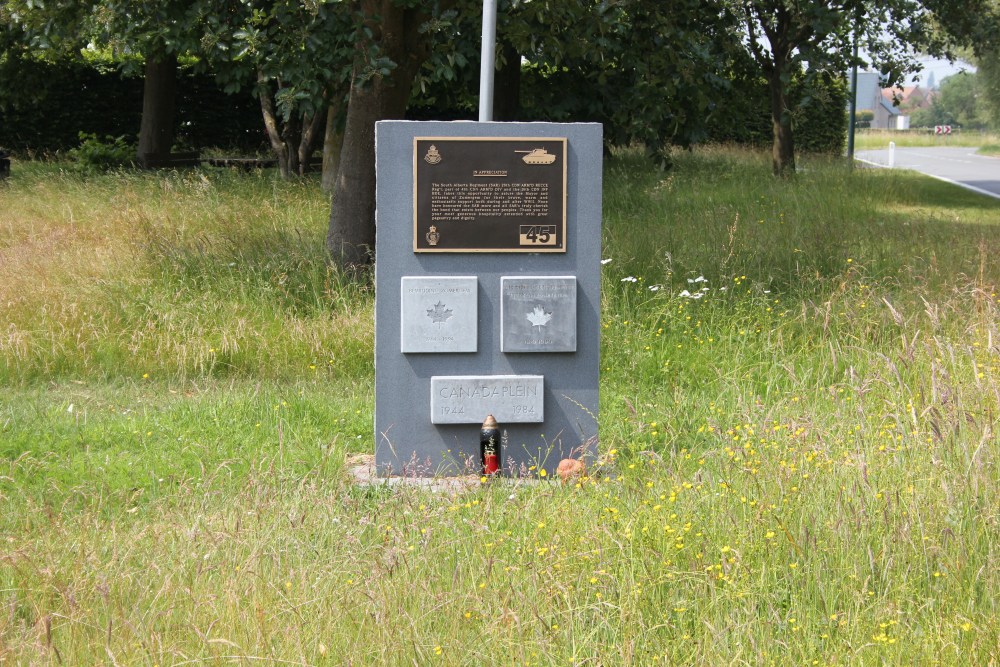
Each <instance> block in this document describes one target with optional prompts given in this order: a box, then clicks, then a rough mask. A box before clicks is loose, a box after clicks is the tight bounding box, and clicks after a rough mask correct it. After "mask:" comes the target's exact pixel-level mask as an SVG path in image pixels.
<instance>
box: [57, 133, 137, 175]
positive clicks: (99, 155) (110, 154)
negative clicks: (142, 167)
mask: <svg viewBox="0 0 1000 667" xmlns="http://www.w3.org/2000/svg"><path fill="white" fill-rule="evenodd" d="M68 154H69V156H70V157H71V158H72V159H73V160H75V161H76V163H77V164H78V165H79V166H80V167H81V168H82V169H83V170H84V171H109V170H111V169H119V168H122V167H132V166H134V160H135V145H134V144H130V143H128V142H126V141H125V136H124V135H122V136H118V137H104V139H103V140H102V139H98V138H97V135H96V134H87V133H86V132H81V133H80V145H79V146H78V147H77V148H73V149H71V150H70V151H69V153H68Z"/></svg>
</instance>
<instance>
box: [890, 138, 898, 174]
mask: <svg viewBox="0 0 1000 667" xmlns="http://www.w3.org/2000/svg"><path fill="white" fill-rule="evenodd" d="M895 166H896V142H895V141H890V142H889V169H892V168H893V167H895Z"/></svg>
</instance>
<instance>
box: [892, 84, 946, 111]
mask: <svg viewBox="0 0 1000 667" xmlns="http://www.w3.org/2000/svg"><path fill="white" fill-rule="evenodd" d="M935 94H936V91H935V90H934V89H932V88H922V87H921V86H905V87H903V88H900V87H899V86H896V87H895V88H883V89H882V97H884V98H885V99H886V101H887V102H889V103H890V104H896V103H897V101H898V105H897V106H899V109H900V111H902V112H903V113H905V114H911V113H913V112H914V111H916V110H917V109H926V108H927V107H929V106H930V105H931V104H932V103H933V102H934V96H935Z"/></svg>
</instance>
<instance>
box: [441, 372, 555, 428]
mask: <svg viewBox="0 0 1000 667" xmlns="http://www.w3.org/2000/svg"><path fill="white" fill-rule="evenodd" d="M543 385H544V379H543V378H542V376H541V375H459V376H438V375H435V376H433V377H431V423H433V424H478V425H480V426H482V423H483V421H485V420H486V417H487V416H488V415H493V417H494V418H495V419H496V420H497V422H498V423H499V424H527V423H536V422H542V421H544V420H545V394H544V392H543V391H542V388H543Z"/></svg>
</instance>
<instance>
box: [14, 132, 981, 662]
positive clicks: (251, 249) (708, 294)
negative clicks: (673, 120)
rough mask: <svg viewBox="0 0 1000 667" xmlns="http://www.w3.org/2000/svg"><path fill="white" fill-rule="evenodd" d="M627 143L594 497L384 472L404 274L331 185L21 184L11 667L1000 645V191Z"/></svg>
mask: <svg viewBox="0 0 1000 667" xmlns="http://www.w3.org/2000/svg"><path fill="white" fill-rule="evenodd" d="M803 166H804V167H805V171H804V172H803V173H801V174H799V175H798V176H797V177H796V179H794V181H790V182H785V181H778V180H774V179H772V178H771V176H770V175H769V174H770V165H769V161H768V158H767V156H765V155H762V154H757V153H751V152H743V151H739V150H735V149H701V150H698V151H695V152H693V153H684V154H680V155H678V156H677V164H676V167H675V169H674V170H673V171H671V172H667V173H661V172H658V171H655V170H653V169H651V168H650V167H649V166H648V165H647V164H646V163H644V162H643V160H642V158H641V157H640V156H639V155H638V154H634V153H622V154H618V155H616V156H614V157H612V158H611V159H609V160H608V161H607V162H606V165H605V191H604V202H605V219H604V227H605V243H604V245H605V252H604V255H605V258H606V259H609V260H610V261H609V262H607V263H606V264H605V265H604V268H603V271H604V276H603V298H604V302H603V304H602V321H603V322H602V378H601V391H602V402H601V404H602V409H601V415H600V418H601V445H600V449H601V454H602V457H603V459H604V460H605V461H606V462H608V463H609V467H611V468H612V469H613V470H614V472H613V473H611V474H608V475H605V476H603V477H601V478H599V479H588V480H585V481H584V482H582V483H581V484H580V485H578V486H577V485H571V486H568V487H563V486H561V485H559V484H557V483H552V482H542V483H540V484H536V485H525V484H521V485H518V484H515V483H510V484H491V485H484V486H482V487H481V488H478V489H475V490H473V491H469V492H466V493H463V494H459V495H454V494H447V493H432V492H430V491H427V490H421V489H416V488H412V489H396V490H392V491H389V490H385V489H377V488H358V487H355V486H353V485H352V483H351V482H350V480H349V478H348V476H347V474H346V471H345V457H346V456H347V455H349V454H352V453H361V452H369V451H371V450H372V448H373V434H372V425H371V424H372V402H373V390H372V384H373V369H372V340H373V324H372V314H373V293H372V287H371V282H370V277H367V278H366V277H362V278H360V279H347V278H346V277H344V276H342V275H340V274H338V273H337V272H336V271H334V270H332V269H330V268H329V267H328V266H327V264H326V261H325V256H324V252H323V239H324V236H325V231H326V218H327V214H328V203H327V202H326V201H325V199H324V197H323V195H322V194H321V193H320V191H319V188H318V186H317V185H316V184H315V183H313V182H302V183H283V182H280V181H276V180H274V179H273V178H272V176H271V175H270V174H260V173H258V174H252V175H237V174H233V173H229V172H224V171H210V170H206V171H203V172H202V171H185V172H180V173H165V174H134V173H122V174H109V175H106V176H89V177H84V176H81V175H78V174H75V173H73V172H71V171H67V170H65V169H64V168H62V167H60V166H59V165H52V164H35V163H28V164H25V163H16V164H15V165H14V174H15V177H14V178H13V179H12V180H11V181H10V182H9V183H7V184H5V185H2V186H0V599H2V600H3V602H4V604H3V605H2V607H0V663H4V664H6V663H9V664H108V665H114V664H117V665H188V664H242V665H253V664H261V663H264V664H296V665H313V664H355V665H367V664H399V665H403V664H406V665H412V664H420V665H423V664H442V665H480V664H496V665H512V664H519V665H554V664H560V665H574V664H576V665H618V664H622V665H626V664H668V665H669V664H711V665H718V664H774V665H788V664H805V665H813V664H816V665H844V664H852V665H854V664H857V665H872V664H914V665H917V664H919V665H924V664H944V665H951V664H970V665H972V664H974V665H989V664H998V663H1000V649H998V646H1000V622H998V620H997V618H998V603H997V597H998V596H997V592H998V591H1000V539H998V535H1000V498H998V493H997V480H998V479H1000V460H998V458H1000V451H998V444H997V443H998V438H997V432H998V429H1000V421H998V419H1000V330H998V322H1000V318H998V315H1000V306H998V301H997V292H996V287H997V285H998V284H1000V263H998V262H997V261H996V257H997V256H998V255H1000V206H998V205H997V203H995V202H994V201H993V200H990V199H987V198H984V197H980V196H978V195H975V194H973V193H968V192H966V191H964V190H961V189H959V188H954V187H951V186H949V185H947V184H944V183H940V182H937V181H932V180H928V179H923V178H921V177H919V176H918V175H916V174H913V173H909V172H901V171H888V170H877V171H875V170H872V171H869V170H860V169H859V170H853V171H849V170H847V169H844V168H843V166H842V165H841V164H836V163H828V162H824V161H820V160H805V161H803Z"/></svg>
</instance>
